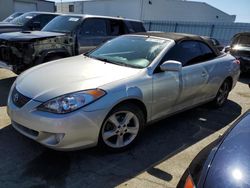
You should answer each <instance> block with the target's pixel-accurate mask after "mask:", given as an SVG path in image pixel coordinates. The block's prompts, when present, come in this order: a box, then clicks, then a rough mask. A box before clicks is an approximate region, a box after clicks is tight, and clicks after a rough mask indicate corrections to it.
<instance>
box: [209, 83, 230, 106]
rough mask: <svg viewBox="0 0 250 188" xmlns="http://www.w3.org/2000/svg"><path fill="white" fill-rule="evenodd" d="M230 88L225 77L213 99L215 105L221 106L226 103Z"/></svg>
mask: <svg viewBox="0 0 250 188" xmlns="http://www.w3.org/2000/svg"><path fill="white" fill-rule="evenodd" d="M230 90H231V82H230V80H228V79H227V80H225V81H224V82H223V83H222V85H221V86H220V89H219V91H218V92H217V95H216V97H215V99H214V100H213V104H214V106H215V107H221V106H223V105H224V104H225V103H226V101H227V98H228V95H229V92H230Z"/></svg>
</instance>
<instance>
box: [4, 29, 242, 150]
mask: <svg viewBox="0 0 250 188" xmlns="http://www.w3.org/2000/svg"><path fill="white" fill-rule="evenodd" d="M239 74H240V70H239V61H238V60H236V59H235V58H234V57H233V56H231V55H230V54H221V53H220V52H218V51H217V50H216V49H214V47H213V46H212V45H210V44H209V42H207V41H205V39H203V38H201V37H199V36H194V35H188V34H176V33H156V32H151V33H138V34H134V35H124V36H120V37H118V38H115V39H113V40H110V41H108V42H106V43H105V44H103V45H102V46H100V47H98V48H96V49H95V50H93V51H91V52H89V53H87V54H84V55H79V56H75V57H71V58H66V59H61V60H57V61H53V62H49V63H46V64H42V65H39V66H36V67H34V68H31V69H29V70H27V71H26V72H24V73H23V74H21V75H20V76H19V77H18V78H17V80H16V81H15V83H14V84H13V86H12V88H11V91H10V94H9V98H8V114H9V116H10V118H11V120H12V125H13V127H14V128H15V129H16V130H17V131H19V132H20V133H22V134H23V135H25V136H27V137H29V138H31V139H33V140H35V141H37V142H39V143H41V144H43V145H45V146H47V147H49V148H52V149H56V150H74V149H80V148H86V147H91V146H96V145H99V146H101V147H102V148H105V149H110V150H116V151H117V150H118V151H119V150H123V149H126V148H127V147H129V146H131V145H132V144H133V143H135V141H136V140H137V139H138V137H139V135H140V133H141V131H142V130H143V127H144V126H145V125H146V124H149V123H152V122H154V121H157V120H160V119H162V118H165V117H167V116H170V115H172V114H175V113H177V112H181V111H183V110H187V109H190V108H193V107H195V106H197V105H200V104H203V103H207V102H212V103H213V104H214V105H215V106H217V107H220V106H222V105H223V104H224V103H225V102H226V100H227V97H228V94H229V92H230V90H231V89H232V88H233V87H234V86H235V84H236V82H237V79H238V77H239Z"/></svg>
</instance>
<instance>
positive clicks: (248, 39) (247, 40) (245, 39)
mask: <svg viewBox="0 0 250 188" xmlns="http://www.w3.org/2000/svg"><path fill="white" fill-rule="evenodd" d="M237 44H240V45H243V46H250V35H242V36H240V37H239V38H238V40H236V41H235V42H234V43H233V45H237Z"/></svg>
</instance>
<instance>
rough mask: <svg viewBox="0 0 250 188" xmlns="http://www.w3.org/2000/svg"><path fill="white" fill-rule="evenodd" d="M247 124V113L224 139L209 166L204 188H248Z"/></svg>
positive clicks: (249, 128) (249, 137)
mask: <svg viewBox="0 0 250 188" xmlns="http://www.w3.org/2000/svg"><path fill="white" fill-rule="evenodd" d="M249 122H250V113H249V112H248V113H247V115H245V116H244V118H243V119H242V120H240V122H239V123H237V125H236V126H235V127H234V128H233V129H232V130H231V131H230V132H229V133H228V135H227V136H226V137H225V139H224V140H223V142H222V143H221V145H220V146H219V148H218V150H217V152H216V154H215V156H214V159H213V161H212V163H211V164H210V169H209V171H208V174H207V177H206V182H205V186H204V187H205V188H208V187H250V164H249V161H250V147H249V143H250V124H249ZM215 185H216V186H215Z"/></svg>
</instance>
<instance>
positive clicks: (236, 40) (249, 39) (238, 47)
mask: <svg viewBox="0 0 250 188" xmlns="http://www.w3.org/2000/svg"><path fill="white" fill-rule="evenodd" d="M225 51H226V52H230V53H231V54H232V55H233V56H235V57H236V58H237V59H239V60H240V68H241V72H243V73H244V72H249V71H250V32H244V33H238V34H236V35H235V36H234V37H233V38H232V40H231V44H230V46H228V47H226V48H225Z"/></svg>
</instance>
